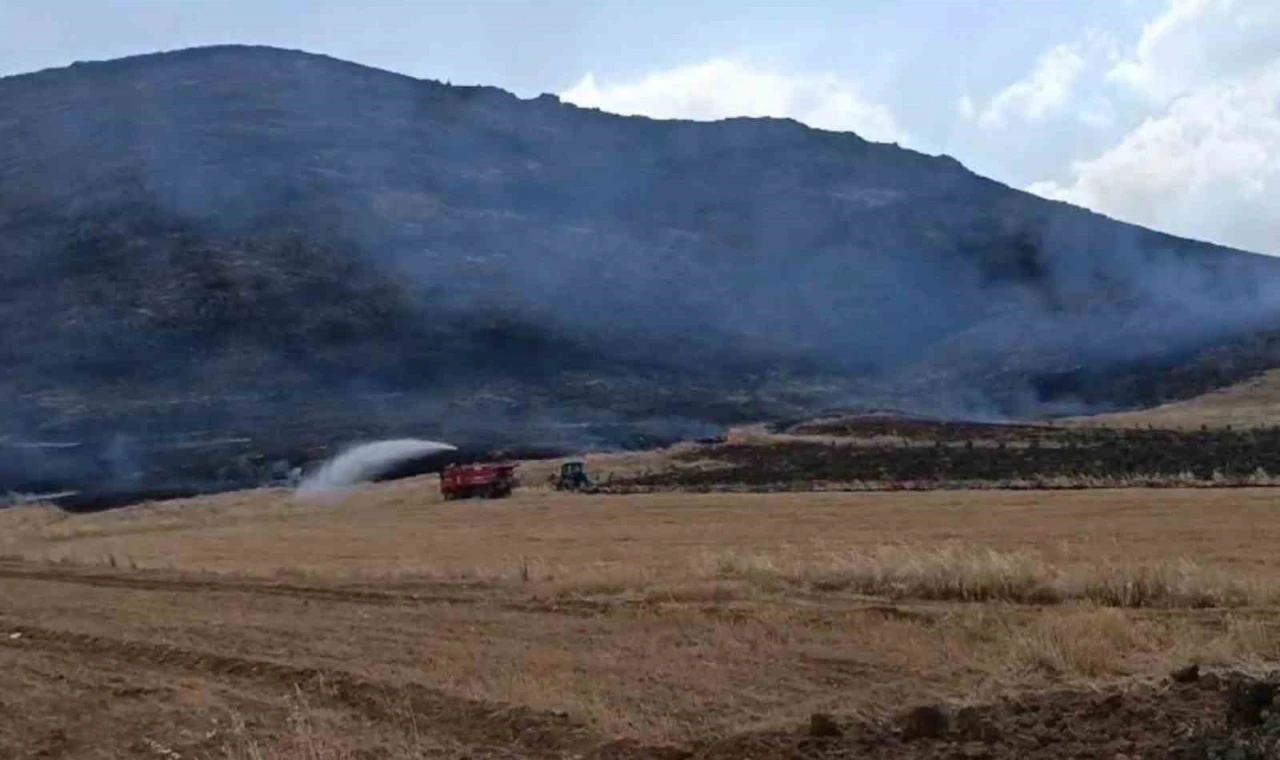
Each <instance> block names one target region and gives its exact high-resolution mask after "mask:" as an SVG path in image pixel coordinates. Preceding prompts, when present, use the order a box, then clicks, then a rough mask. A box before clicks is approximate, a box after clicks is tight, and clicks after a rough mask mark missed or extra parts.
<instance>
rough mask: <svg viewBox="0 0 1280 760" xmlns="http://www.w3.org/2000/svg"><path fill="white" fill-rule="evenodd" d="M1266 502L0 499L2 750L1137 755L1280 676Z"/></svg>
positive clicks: (1166, 498)
mask: <svg viewBox="0 0 1280 760" xmlns="http://www.w3.org/2000/svg"><path fill="white" fill-rule="evenodd" d="M1275 493H1276V492H1275V491H1273V490H1268V489H1230V490H1173V489H1170V490H1145V489H1124V490H1089V491H1051V492H1028V491H981V492H947V491H935V492H925V493H807V494H783V493H779V494H682V493H663V494H646V495H633V496H589V495H566V494H556V493H553V492H550V491H546V490H543V489H539V488H529V489H524V490H521V491H518V492H517V496H516V497H515V498H512V499H508V500H501V501H470V502H449V503H444V502H442V501H441V500H440V498H439V496H438V493H437V486H436V480H435V478H434V477H426V478H418V479H412V480H407V481H398V482H395V483H388V484H380V485H370V486H364V487H360V488H358V489H356V490H354V491H353V492H351V493H349V494H347V495H346V496H345V497H344V498H342V499H337V500H332V501H327V502H326V501H321V502H304V501H299V500H297V499H296V497H295V496H293V495H292V494H290V493H287V492H282V491H256V492H244V493H238V494H227V495H223V496H219V497H212V498H208V499H203V500H194V501H189V502H171V503H165V504H156V505H144V506H139V507H134V508H130V509H126V510H120V511H116V512H110V513H101V514H96V515H81V516H68V515H65V514H63V513H61V512H59V511H57V510H54V509H52V508H43V507H27V508H21V509H11V510H6V511H3V512H0V554H3V555H4V557H5V559H4V560H3V561H2V562H0V710H3V713H4V715H5V720H3V721H0V757H41V756H44V757H102V758H109V757H145V756H154V757H168V758H176V757H184V758H186V757H190V758H205V757H208V758H237V759H239V758H246V759H247V758H277V757H281V758H355V757H370V758H373V757H385V758H408V757H690V756H700V757H725V758H728V757H795V756H804V757H861V756H882V757H908V756H921V755H924V756H954V755H955V753H961V752H963V753H969V754H968V756H993V757H995V756H999V757H1029V756H1037V753H1039V754H1040V756H1045V757H1061V756H1081V757H1093V756H1103V755H1099V754H1097V753H1098V752H1107V753H1110V754H1106V755H1105V756H1106V757H1113V756H1114V755H1115V754H1116V753H1117V752H1119V753H1122V754H1124V753H1128V754H1129V756H1153V757H1155V756H1160V757H1163V756H1168V755H1169V754H1170V753H1171V752H1173V751H1174V749H1173V748H1176V747H1182V746H1183V745H1184V744H1187V742H1201V743H1203V742H1204V741H1210V740H1211V739H1212V737H1214V736H1218V735H1219V734H1221V735H1222V736H1224V737H1225V736H1228V733H1223V732H1230V731H1237V728H1238V727H1237V728H1232V725H1234V724H1231V723H1229V721H1228V717H1229V715H1230V711H1231V705H1232V704H1233V702H1232V700H1233V699H1235V697H1233V696H1232V694H1234V693H1235V692H1232V691H1230V689H1229V688H1228V686H1229V684H1230V683H1233V681H1231V679H1232V678H1234V679H1236V681H1240V682H1241V683H1244V681H1242V680H1241V679H1245V678H1246V676H1245V675H1242V674H1249V676H1250V677H1254V676H1262V675H1265V674H1266V673H1267V672H1268V671H1269V669H1270V668H1271V665H1272V663H1275V662H1277V661H1280V553H1277V552H1276V551H1275V547H1276V546H1277V545H1278V543H1280V521H1278V520H1277V517H1280V500H1277V498H1276V496H1275ZM1189 663H1200V664H1201V665H1202V666H1203V667H1204V668H1205V669H1206V672H1208V671H1210V670H1213V669H1225V670H1227V671H1232V672H1235V673H1236V675H1234V676H1228V677H1225V678H1224V679H1223V680H1222V682H1221V683H1220V684H1219V683H1216V682H1215V681H1214V679H1212V678H1210V679H1208V680H1207V682H1206V683H1201V681H1196V682H1195V685H1192V686H1185V687H1183V688H1184V690H1186V689H1190V690H1191V691H1188V692H1187V693H1186V694H1183V695H1182V696H1180V697H1178V698H1177V699H1174V698H1173V697H1171V696H1169V695H1170V694H1173V693H1174V692H1172V691H1170V689H1171V688H1172V687H1171V686H1170V685H1169V684H1168V683H1167V679H1165V677H1166V676H1167V675H1168V674H1169V673H1170V672H1171V671H1172V670H1174V669H1176V668H1179V667H1182V666H1185V665H1187V664H1189ZM1250 683H1252V682H1250ZM1260 683H1264V685H1265V682H1260ZM1232 688H1236V690H1237V691H1238V690H1239V688H1242V687H1232ZM1192 692H1194V693H1192ZM1116 695H1119V697H1118V698H1120V699H1122V700H1123V704H1124V705H1125V706H1126V707H1125V709H1126V710H1127V709H1129V706H1132V710H1133V712H1134V714H1133V716H1130V718H1128V719H1125V721H1122V722H1121V723H1116V722H1115V721H1116V720H1118V719H1115V718H1114V716H1115V715H1119V714H1122V713H1123V712H1124V711H1123V710H1120V711H1117V710H1116V709H1103V710H1102V712H1103V713H1106V714H1108V715H1111V716H1112V720H1111V722H1110V723H1108V722H1107V721H1105V720H1104V721H1101V722H1099V720H1097V719H1096V715H1095V713H1097V712H1098V709H1099V708H1098V704H1100V702H1099V700H1103V702H1105V700H1106V699H1108V698H1111V699H1114V698H1117V696H1116ZM1041 702H1043V703H1044V706H1043V707H1036V705H1037V704H1040V703H1041ZM922 705H926V706H941V707H942V709H943V710H944V711H946V712H947V713H948V714H949V715H951V716H952V719H951V720H950V722H949V724H948V727H947V728H946V730H944V731H933V730H923V731H920V730H917V729H918V727H915V728H913V727H912V726H911V722H910V721H909V720H908V722H907V723H905V724H904V723H903V722H902V721H903V717H902V716H903V714H904V713H906V712H908V711H909V710H911V709H912V708H915V707H919V706H922ZM966 707H967V708H969V709H967V710H966V709H965V708H966ZM1114 707H1115V706H1114V705H1113V708H1114ZM1171 710H1173V712H1170V711H1171ZM1073 711H1074V712H1073ZM1178 711H1181V712H1178ZM1077 713H1079V715H1077ZM814 714H820V715H828V716H831V717H832V719H833V720H834V722H835V724H836V725H837V726H839V727H840V728H841V730H842V733H843V736H842V737H837V738H815V737H811V736H809V733H808V727H809V725H810V721H811V720H812V716H813V715H814ZM1089 715H1095V717H1094V718H1089V717H1088V716H1089ZM956 716H959V718H960V720H959V721H958V722H957V720H956ZM966 716H967V717H966ZM1028 716H1031V717H1028ZM1035 716H1041V717H1039V718H1036V717H1035ZM1055 716H1056V717H1055ZM1072 716H1075V717H1072ZM917 717H918V716H917ZM1168 721H1174V722H1177V723H1178V724H1179V726H1181V728H1179V729H1178V731H1181V732H1182V733H1177V734H1176V735H1175V733H1170V732H1169V731H1164V729H1161V728H1159V727H1160V726H1163V725H1165V723H1166V722H1168ZM1255 723H1258V724H1259V725H1262V724H1263V723H1265V721H1262V719H1261V718H1260V719H1259V721H1255ZM1113 724H1114V725H1113ZM1248 725H1249V726H1253V723H1249V724H1248ZM1266 725H1268V726H1269V725H1270V724H1266ZM823 726H824V724H823V722H822V720H821V719H819V725H818V726H817V728H816V729H815V733H817V734H822V733H824V729H823ZM827 728H829V727H827ZM1248 730H1249V731H1255V730H1259V731H1260V730H1262V729H1260V728H1259V729H1255V728H1252V727H1250V728H1248ZM1268 730H1270V729H1268ZM1170 731H1172V729H1170ZM1162 732H1163V733H1162ZM1237 733H1238V731H1237ZM916 734H920V735H919V736H917V735H916ZM1231 736H1235V734H1231ZM1205 737H1210V738H1208V739H1206V738H1205ZM1224 740H1225V739H1224ZM1258 741H1262V739H1259V740H1258ZM1179 742H1181V744H1179ZM1175 745H1176V747H1175ZM1187 746H1191V745H1189V744H1187ZM1196 746H1199V745H1196ZM1072 747H1074V748H1075V749H1071V748H1072ZM1179 751H1181V750H1179ZM1046 753H1047V754H1046ZM1072 753H1075V754H1074V755H1073V754H1072ZM1188 756H1197V755H1188ZM1206 756H1207V755H1206Z"/></svg>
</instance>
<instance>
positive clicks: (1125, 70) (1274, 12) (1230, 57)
mask: <svg viewBox="0 0 1280 760" xmlns="http://www.w3.org/2000/svg"><path fill="white" fill-rule="evenodd" d="M1277 51H1280V3H1277V2H1276V1H1275V0H1169V4H1168V7H1167V8H1166V9H1165V11H1164V12H1163V13H1162V14H1160V15H1159V16H1157V17H1156V18H1155V19H1153V20H1152V21H1151V22H1150V23H1148V24H1147V25H1146V26H1145V27H1143V30H1142V36H1141V38H1140V39H1139V40H1138V43H1137V45H1136V46H1135V47H1134V49H1133V51H1132V52H1131V53H1130V54H1129V55H1126V56H1124V57H1122V58H1121V59H1120V60H1119V61H1118V62H1116V63H1115V64H1114V65H1113V66H1112V67H1111V69H1110V70H1109V71H1108V72H1107V79H1108V81H1110V82H1113V83H1116V84H1120V85H1122V86H1124V87H1126V88H1128V89H1129V90H1130V91H1132V92H1134V93H1136V94H1138V95H1140V96H1142V97H1143V98H1145V99H1147V100H1148V101H1150V102H1152V103H1157V104H1160V103H1168V102H1169V101H1171V100H1173V99H1174V98H1176V97H1178V96H1180V95H1183V94H1186V93H1188V92H1190V91H1192V90H1194V89H1195V88H1197V87H1200V86H1203V85H1206V84H1211V83H1213V82H1216V81H1219V80H1221V79H1223V78H1226V77H1231V76H1240V75H1245V74H1249V73H1250V72H1256V71H1257V70H1258V69H1259V68H1265V67H1266V66H1268V65H1269V64H1270V63H1271V62H1272V61H1274V60H1275V58H1276V55H1277Z"/></svg>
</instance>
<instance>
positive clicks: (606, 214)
mask: <svg viewBox="0 0 1280 760" xmlns="http://www.w3.org/2000/svg"><path fill="white" fill-rule="evenodd" d="M1277 283H1280V262H1278V261H1276V260H1274V259H1271V258H1268V257H1263V256H1258V255H1254V254H1249V253H1245V252H1242V251H1236V250H1231V249H1226V248H1222V247H1218V246H1213V245H1209V244H1205V243H1200V242H1195V241H1190V240H1184V239H1179V238H1175V237H1171V236H1168V235H1164V234H1160V233H1157V232H1153V231H1150V230H1146V229H1143V228H1140V227H1135V226H1132V225H1127V224H1122V223H1119V222H1116V221H1113V220H1110V219H1107V218H1105V217H1102V216H1099V215H1097V214H1093V213H1090V212H1088V211H1085V210H1083V209H1079V208H1075V207H1072V206H1069V205H1066V204H1062V203H1057V202H1051V201H1047V200H1043V199H1041V198H1038V197H1035V196H1032V195H1028V194H1026V193H1023V192H1020V191H1017V190H1014V189H1011V188H1009V187H1007V186H1004V185H1002V184H1000V183H997V182H994V181H992V180H989V179H986V178H983V177H980V176H977V175H975V174H974V173H972V172H970V171H969V170H967V169H966V168H965V167H964V166H962V165H961V164H960V163H959V162H957V161H956V160H954V159H952V158H950V157H947V156H929V155H924V154H921V153H917V152H914V151H910V150H905V149H902V148H900V147H898V146H896V145H888V144H877V143H872V142H868V141H866V140H863V139H861V138H859V137H858V136H856V135H854V134H849V133H834V132H826V131H820V130H815V129H811V128H808V127H805V126H803V125H801V124H798V123H796V122H794V121H790V120H779V119H728V120H724V121H719V122H714V123H700V122H688V121H657V120H651V119H647V118H638V117H621V116H614V115H610V114H605V113H602V112H599V111H595V110H586V109H580V108H577V107H574V106H571V105H568V104H564V103H561V102H560V101H559V100H558V99H557V98H555V97H554V96H550V95H543V96H541V97H537V98H532V99H526V100H522V99H519V98H517V97H515V96H513V95H511V94H509V93H506V92H503V91H501V90H498V89H495V88H491V87H456V86H450V85H447V84H442V83H439V82H433V81H424V80H418V79H414V78H410V77H406V76H401V75H397V74H392V73H388V72H385V71H380V70H376V69H372V68H367V67H364V66H359V65H355V64H352V63H346V62H343V61H338V60H334V59H332V58H327V57H324V56H318V55H312V54H308V53H302V52H295V51H286V50H279V49H273V48H263V47H242V46H220V47H208V48H197V49H190V50H182V51H177V52H170V53H160V54H154V55H144V56H138V57H132V58H126V59H121V60H115V61H107V62H100V63H77V64H74V65H72V66H70V67H67V68H63V69H56V70H48V71H42V72H38V73H34V74H26V75H21V76H14V77H8V78H4V79H0V287H2V288H3V292H4V293H5V294H6V297H5V299H4V300H3V302H0V324H2V325H3V327H4V330H3V334H0V362H3V366H4V367H6V370H5V372H4V373H3V376H2V377H0V394H2V395H0V400H2V401H3V411H4V415H3V416H2V417H0V420H2V421H3V422H2V423H0V424H3V426H4V427H5V429H3V430H0V441H3V442H7V444H6V445H7V448H6V446H0V487H3V486H4V485H5V483H9V484H10V485H11V487H18V486H23V487H36V486H39V487H65V485H66V484H67V483H72V484H78V485H79V486H83V485H84V484H86V483H90V484H93V483H112V484H117V485H120V484H124V485H129V486H130V487H141V485H140V484H150V486H153V487H162V486H163V487H170V486H174V485H177V484H181V483H199V485H200V486H201V487H216V486H218V485H219V484H228V483H240V482H244V481H245V480H246V479H252V478H254V477H259V476H261V475H262V473H263V471H264V468H266V467H267V466H268V464H270V462H271V461H272V460H288V461H289V462H290V463H296V462H297V461H299V460H302V459H306V458H308V457H314V456H318V455H320V453H322V452H323V451H324V450H325V449H326V447H331V446H332V445H334V444H335V443H337V442H339V441H342V440H350V439H353V438H359V437H369V436H375V435H392V434H395V435H402V434H422V435H426V436H427V437H444V438H446V439H447V440H454V441H457V442H460V443H462V444H464V445H469V446H476V447H489V446H496V445H505V446H525V447H543V448H564V447H577V446H587V445H617V444H626V443H629V442H642V441H644V440H651V439H656V438H664V437H669V436H672V435H694V434H700V433H702V432H703V431H709V430H714V429H715V428H716V426H718V425H722V424H726V423H730V422H738V421H743V420H751V419H760V418H766V417H771V416H781V415H785V416H795V415H797V414H805V413H810V412H815V411H819V410H822V409H825V408H829V407H841V406H856V405H860V404H867V405H880V406H895V407H899V408H912V409H917V410H921V411H929V412H932V413H943V414H952V415H964V416H983V417H996V416H1028V415H1036V414H1044V413H1050V412H1066V411H1081V410H1084V409H1095V408H1122V407H1126V406H1135V405H1150V404H1155V403H1158V402H1161V401H1165V400H1168V399H1170V398H1179V397H1185V396H1188V395H1193V394H1195V393H1198V392H1201V391H1203V390H1204V389H1205V388H1207V387H1211V386H1214V385H1218V384H1225V383H1228V382H1233V381H1235V380H1238V379H1240V378H1242V377H1244V376H1247V375H1249V374H1252V373H1256V372H1258V371H1261V370H1263V369H1266V368H1267V367H1269V366H1271V365H1272V364H1273V363H1275V361H1276V359H1277V358H1280V350H1277V349H1275V348H1274V346H1275V345H1277V344H1280V341H1277V340H1276V336H1277V335H1280V319H1277V306H1280V304H1278V303H1277V296H1278V295H1280V293H1278V291H1277V288H1276V287H1275V286H1276V284H1277ZM6 452H7V453H6ZM197 462H198V463H199V464H192V463H197ZM281 465H282V463H281V462H277V463H276V466H277V468H278V467H279V466H281ZM130 484H131V485H130ZM121 487H124V486H123V485H122V486H121Z"/></svg>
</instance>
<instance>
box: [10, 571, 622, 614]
mask: <svg viewBox="0 0 1280 760" xmlns="http://www.w3.org/2000/svg"><path fill="white" fill-rule="evenodd" d="M0 578H10V579H13V580H28V581H43V582H48V583H70V584H75V585H79V586H91V587H98V588H120V589H133V590H138V591H176V592H183V593H211V592H212V593H218V592H221V593H233V594H258V595H265V596H279V597H291V598H297V599H312V600H316V601H323V602H339V603H348V604H364V605H378V606H391V607H395V606H413V605H430V604H458V605H482V606H485V607H492V608H497V609H502V610H507V611H510V612H523V613H531V612H532V613H547V614H555V615H569V616H572V617H594V616H596V615H601V614H605V613H607V612H609V611H612V610H615V609H618V608H619V607H621V606H625V605H623V604H621V603H618V602H604V601H593V600H587V599H555V600H537V599H530V600H512V599H502V598H494V597H492V596H489V597H485V596H482V595H481V594H480V593H475V594H459V593H456V592H454V593H446V592H443V591H430V592H428V593H414V592H407V591H383V590H377V589H369V588H351V587H341V586H308V585H302V584H293V583H279V582H275V581H252V580H231V579H221V578H218V579H215V578H191V577H187V578H181V577H163V576H158V575H150V574H146V573H145V571H133V572H125V573H121V572H114V573H108V572H101V571H93V570H84V569H80V568H76V569H62V568H37V567H22V566H18V565H2V564H0ZM455 588H456V587H455ZM462 588H463V589H466V588H468V587H466V586H463V587H462ZM471 588H474V589H475V590H476V591H477V592H479V591H483V590H484V588H483V587H471Z"/></svg>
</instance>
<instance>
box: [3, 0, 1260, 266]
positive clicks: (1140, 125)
mask: <svg viewBox="0 0 1280 760" xmlns="http://www.w3.org/2000/svg"><path fill="white" fill-rule="evenodd" d="M226 42H244V43H261V44H270V45H277V46H281V47H288V48H299V49H304V50H309V51H312V52H317V53H325V54H328V55H332V56H335V57H338V58H344V59H347V60H352V61H356V62H359V63H364V64H368V65H372V66H377V67H380V68H385V69H390V70H394V71H399V72H403V73H406V74H410V75H413V76H418V77H427V78H432V79H441V80H449V81H452V82H454V83H466V84H473V83H483V84H492V85H497V86H499V87H503V88H505V89H508V90H511V91H513V92H515V93H517V94H519V95H521V96H525V97H528V96H533V95H537V94H540V93H543V92H555V93H558V94H560V95H562V97H564V98H565V99H567V100H571V101H573V102H578V103H580V104H582V105H586V106H593V107H600V108H604V109H605V110H611V111H618V112H623V113H645V114H649V115H653V116H658V117H683V118H706V119H710V118H722V117H725V116H731V115H744V114H745V115H775V116H789V117H792V118H797V119H799V120H801V121H805V122H807V123H810V124H812V125H813V126H817V127H820V128H826V129H841V130H852V131H856V132H858V133H860V134H862V135H863V136H865V137H868V138H870V139H876V140H882V141H895V142H898V143H900V144H902V145H905V146H907V147H911V148H915V149H917V150H921V151H924V152H927V153H943V152H945V153H948V154H951V155H953V156H955V157H957V158H958V159H960V160H961V161H963V162H964V163H965V164H966V165H968V166H969V167H970V168H972V169H974V170H975V171H978V172H980V173H982V174H986V175H988V176H991V177H994V178H996V179H999V180H1001V181H1003V182H1007V183H1009V184H1011V185H1014V186H1016V187H1019V188H1023V189H1029V190H1032V191H1033V192H1037V193H1040V194H1042V195H1045V196H1048V197H1054V198H1060V199H1063V200H1068V201H1070V202H1073V203H1078V204H1081V205H1085V206H1088V207H1090V208H1093V209H1095V210H1098V211H1101V212H1103V213H1106V214H1108V215H1110V216H1114V217H1117V218H1121V219H1126V220H1128V221H1133V222H1137V223H1140V224H1145V225H1148V226H1153V227H1156V228H1159V229H1165V230H1169V231H1171V232H1175V233H1177V234H1182V235H1188V236H1191V237H1197V238H1201V239H1208V240H1213V241H1215V242H1221V243H1225V244H1229V245H1236V246H1240V247H1244V248H1250V249H1253V250H1260V251H1264V252H1269V253H1277V254H1280V202H1273V201H1272V200H1271V199H1272V197H1275V196H1277V191H1278V190H1280V2H1276V0H1078V1H1076V2H1068V1H1067V0H963V1H962V0H915V1H907V0H903V1H901V2H890V1H889V0H862V1H861V2H857V1H855V0H846V2H835V1H834V0H829V1H826V2H816V1H811V2H793V3H786V4H784V3H760V2H750V0H737V1H736V2H731V1H729V0H709V1H708V2H702V3H693V2H663V1H661V0H652V1H651V2H647V3H634V2H622V1H620V0H597V1H596V2H587V1H585V0H584V1H582V2H578V1H571V0H544V1H543V2H533V1H532V0H474V1H473V2H453V1H452V0H451V1H449V2H443V1H441V2H431V1H430V0H423V1H421V2H409V1H408V0H370V1H369V2H367V3H363V4H355V3H338V2H325V1H311V2H307V1H305V0H256V1H254V2H250V1H249V0H221V1H215V0H163V1H162V0H118V1H117V2H103V0H41V1H40V2H33V1H32V0H4V2H3V3H0V74H13V73H20V72H25V71H32V70H36V69H41V68H47V67H52V66H64V65H67V64H68V63H70V62H72V61H74V60H95V59H103V58H113V57H118V56H124V55H129V54H133V53H140V52H150V51H154V50H167V49H175V48H181V47H187V46H191V45H202V44H213V43H226ZM0 108H3V104H2V103H0Z"/></svg>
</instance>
